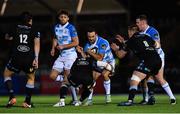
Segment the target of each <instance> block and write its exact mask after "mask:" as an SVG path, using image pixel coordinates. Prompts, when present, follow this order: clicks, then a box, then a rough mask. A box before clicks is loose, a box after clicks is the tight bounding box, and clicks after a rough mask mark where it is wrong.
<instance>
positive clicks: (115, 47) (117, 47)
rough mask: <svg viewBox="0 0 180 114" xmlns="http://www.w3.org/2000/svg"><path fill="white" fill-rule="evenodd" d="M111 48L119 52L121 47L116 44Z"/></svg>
mask: <svg viewBox="0 0 180 114" xmlns="http://www.w3.org/2000/svg"><path fill="white" fill-rule="evenodd" d="M111 48H112V50H113V51H117V50H119V46H118V45H116V44H115V43H112V44H111Z"/></svg>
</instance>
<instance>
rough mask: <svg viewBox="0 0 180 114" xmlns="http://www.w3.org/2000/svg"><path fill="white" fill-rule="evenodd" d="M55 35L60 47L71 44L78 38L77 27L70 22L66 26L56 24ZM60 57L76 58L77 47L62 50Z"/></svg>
mask: <svg viewBox="0 0 180 114" xmlns="http://www.w3.org/2000/svg"><path fill="white" fill-rule="evenodd" d="M54 34H55V37H56V39H57V40H58V45H64V44H70V43H71V42H72V38H74V37H77V31H76V29H75V27H74V26H73V25H71V24H69V22H67V23H66V24H65V25H63V26H62V25H61V24H56V25H55V27H54ZM60 56H61V57H70V56H76V57H77V53H76V49H75V47H72V48H68V49H64V50H60Z"/></svg>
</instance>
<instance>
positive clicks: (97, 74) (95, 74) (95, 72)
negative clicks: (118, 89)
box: [93, 71, 101, 80]
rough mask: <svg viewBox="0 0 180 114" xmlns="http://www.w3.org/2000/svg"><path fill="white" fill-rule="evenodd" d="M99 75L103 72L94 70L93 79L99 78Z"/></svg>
mask: <svg viewBox="0 0 180 114" xmlns="http://www.w3.org/2000/svg"><path fill="white" fill-rule="evenodd" d="M99 76H101V73H99V72H97V71H93V79H94V80H97V79H98V78H99Z"/></svg>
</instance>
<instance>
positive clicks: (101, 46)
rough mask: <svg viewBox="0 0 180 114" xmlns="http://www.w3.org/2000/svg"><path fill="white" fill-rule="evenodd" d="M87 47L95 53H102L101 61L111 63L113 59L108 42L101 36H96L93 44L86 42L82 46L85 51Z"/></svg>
mask: <svg viewBox="0 0 180 114" xmlns="http://www.w3.org/2000/svg"><path fill="white" fill-rule="evenodd" d="M88 49H91V50H93V51H94V52H95V53H98V54H103V55H104V57H103V60H102V61H104V62H107V63H112V62H114V61H115V60H114V57H113V54H112V51H111V48H110V45H109V42H108V41H107V40H105V39H104V38H102V37H99V36H97V38H96V41H95V43H94V44H90V43H89V42H88V43H87V44H86V45H85V47H84V51H85V52H87V50H88Z"/></svg>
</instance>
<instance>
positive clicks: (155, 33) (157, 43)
mask: <svg viewBox="0 0 180 114" xmlns="http://www.w3.org/2000/svg"><path fill="white" fill-rule="evenodd" d="M151 37H152V38H153V40H154V41H155V48H161V43H160V36H159V33H158V31H156V30H154V31H153V32H152V35H151Z"/></svg>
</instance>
